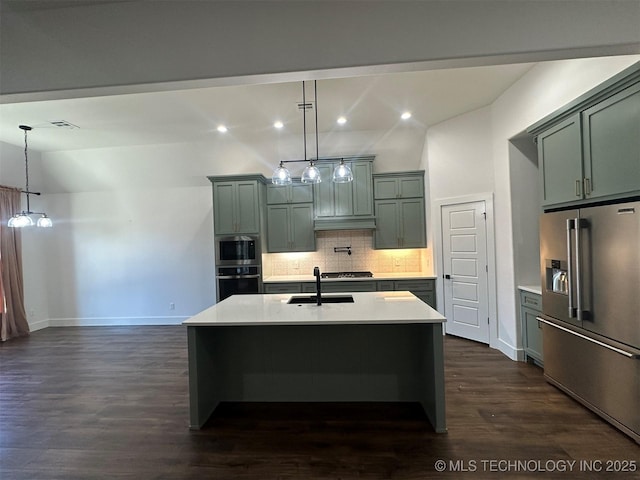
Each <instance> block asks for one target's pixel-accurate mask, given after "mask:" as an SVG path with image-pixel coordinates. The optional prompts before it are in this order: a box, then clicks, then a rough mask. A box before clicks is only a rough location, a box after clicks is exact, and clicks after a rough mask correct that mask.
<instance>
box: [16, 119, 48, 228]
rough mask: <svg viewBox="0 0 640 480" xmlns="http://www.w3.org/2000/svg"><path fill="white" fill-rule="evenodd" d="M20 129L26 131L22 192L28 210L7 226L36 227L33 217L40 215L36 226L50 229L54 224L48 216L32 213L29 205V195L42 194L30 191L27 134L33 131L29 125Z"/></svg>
mask: <svg viewBox="0 0 640 480" xmlns="http://www.w3.org/2000/svg"><path fill="white" fill-rule="evenodd" d="M18 128H20V130H23V131H24V176H25V189H24V190H22V191H21V193H24V194H25V195H26V196H27V209H26V210H23V211H22V212H20V213H16V214H15V215H14V216H13V217H11V218H10V219H9V221H8V222H7V226H8V227H13V228H24V227H32V226H33V225H34V221H33V218H32V217H31V216H32V215H40V217H38V220H36V222H35V225H36V226H37V227H41V228H50V227H52V226H53V222H52V221H51V219H50V218H49V217H47V214H46V213H42V212H32V211H31V206H30V204H29V195H40V192H31V191H30V190H29V157H28V155H27V132H29V131H30V130H32V128H31V127H29V126H27V125H20V126H19V127H18Z"/></svg>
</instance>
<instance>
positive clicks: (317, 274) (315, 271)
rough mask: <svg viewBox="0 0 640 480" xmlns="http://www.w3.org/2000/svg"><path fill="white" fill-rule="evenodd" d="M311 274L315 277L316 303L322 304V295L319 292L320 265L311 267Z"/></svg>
mask: <svg viewBox="0 0 640 480" xmlns="http://www.w3.org/2000/svg"><path fill="white" fill-rule="evenodd" d="M313 275H314V276H315V277H316V305H318V306H320V305H322V295H321V293H320V267H313Z"/></svg>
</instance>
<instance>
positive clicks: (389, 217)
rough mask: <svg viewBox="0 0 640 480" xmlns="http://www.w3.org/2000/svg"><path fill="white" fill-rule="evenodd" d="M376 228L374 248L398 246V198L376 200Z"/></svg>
mask: <svg viewBox="0 0 640 480" xmlns="http://www.w3.org/2000/svg"><path fill="white" fill-rule="evenodd" d="M375 204H376V230H375V234H374V248H398V246H399V244H400V235H399V234H398V203H397V201H396V200H376V202H375Z"/></svg>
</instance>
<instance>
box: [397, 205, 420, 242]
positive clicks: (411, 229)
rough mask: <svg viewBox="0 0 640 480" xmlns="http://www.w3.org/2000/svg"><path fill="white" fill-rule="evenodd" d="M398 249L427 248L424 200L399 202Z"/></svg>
mask: <svg viewBox="0 0 640 480" xmlns="http://www.w3.org/2000/svg"><path fill="white" fill-rule="evenodd" d="M398 202H399V209H398V213H399V216H400V222H399V223H400V247H401V248H421V247H426V246H427V235H426V232H425V227H424V226H425V219H424V215H425V214H424V200H423V199H422V198H414V199H411V200H399V201H398Z"/></svg>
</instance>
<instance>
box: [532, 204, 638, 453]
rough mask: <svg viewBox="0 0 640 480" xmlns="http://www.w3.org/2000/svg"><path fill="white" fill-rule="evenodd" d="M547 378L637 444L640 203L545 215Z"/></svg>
mask: <svg viewBox="0 0 640 480" xmlns="http://www.w3.org/2000/svg"><path fill="white" fill-rule="evenodd" d="M540 236H541V239H540V267H541V282H542V310H543V314H542V316H541V318H540V320H541V321H542V322H543V323H544V326H543V338H544V374H545V377H546V379H547V380H548V381H549V382H550V383H552V384H553V385H556V386H557V387H558V388H560V389H561V390H563V391H565V392H566V393H568V394H569V395H571V396H572V397H574V398H575V399H576V400H578V401H580V402H581V403H582V404H584V405H586V406H587V407H589V408H590V409H591V410H593V411H594V412H596V413H597V414H599V415H600V416H602V417H603V418H605V419H606V420H608V421H609V422H611V423H612V424H614V425H616V426H617V427H618V428H620V429H621V430H622V431H624V432H625V433H627V434H628V435H630V436H631V437H632V438H633V439H634V440H635V441H636V442H638V443H640V408H639V407H640V202H628V203H619V204H609V205H600V206H593V207H588V208H580V209H577V210H564V211H557V212H551V213H544V214H542V216H541V218H540Z"/></svg>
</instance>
